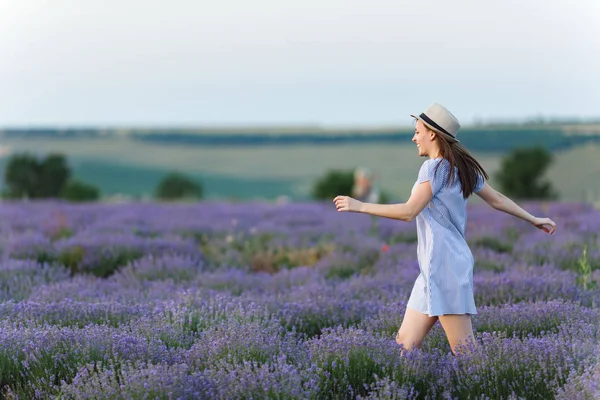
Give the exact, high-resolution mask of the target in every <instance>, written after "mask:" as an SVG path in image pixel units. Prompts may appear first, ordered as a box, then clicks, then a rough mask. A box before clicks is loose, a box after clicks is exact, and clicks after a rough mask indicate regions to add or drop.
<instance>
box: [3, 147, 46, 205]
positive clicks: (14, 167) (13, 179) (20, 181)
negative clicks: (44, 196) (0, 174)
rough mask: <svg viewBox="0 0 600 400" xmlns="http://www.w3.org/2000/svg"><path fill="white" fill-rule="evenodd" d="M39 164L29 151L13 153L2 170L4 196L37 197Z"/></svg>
mask: <svg viewBox="0 0 600 400" xmlns="http://www.w3.org/2000/svg"><path fill="white" fill-rule="evenodd" d="M40 170H41V165H40V163H39V162H38V160H37V158H36V157H35V156H34V155H32V154H29V153H23V154H15V155H13V156H12V157H11V158H10V160H9V161H8V164H7V165H6V170H5V171H4V183H5V186H6V196H7V197H9V198H22V197H31V198H35V197H37V192H38V188H39V182H40Z"/></svg>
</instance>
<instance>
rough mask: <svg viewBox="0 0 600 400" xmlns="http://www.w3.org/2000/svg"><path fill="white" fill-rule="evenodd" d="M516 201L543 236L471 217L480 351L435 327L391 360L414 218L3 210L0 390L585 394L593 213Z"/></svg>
mask: <svg viewBox="0 0 600 400" xmlns="http://www.w3.org/2000/svg"><path fill="white" fill-rule="evenodd" d="M525 206H526V208H527V209H528V210H530V211H531V212H532V213H534V214H538V215H548V216H550V217H552V218H553V219H554V220H555V221H556V222H557V224H558V229H557V232H556V233H555V235H553V236H548V235H545V234H543V233H542V232H541V231H538V230H536V229H535V228H533V227H531V226H529V225H527V224H525V223H523V222H522V221H518V220H516V219H514V218H512V217H510V216H508V215H505V214H500V213H497V212H493V211H491V210H490V209H489V208H486V207H485V206H472V207H470V209H469V222H468V227H467V235H468V240H469V242H470V243H471V246H472V249H473V253H474V256H475V260H476V265H475V296H476V303H477V305H478V311H479V314H478V315H477V316H475V317H474V320H473V324H474V328H475V330H476V333H477V338H478V343H479V347H478V348H477V349H474V350H473V351H472V352H471V353H469V354H468V355H462V356H458V357H454V356H452V355H451V353H450V348H449V346H448V343H447V342H446V339H445V337H444V334H443V331H442V329H441V327H440V326H439V324H438V325H436V326H435V327H434V328H433V330H432V332H431V333H430V335H429V336H428V337H427V338H426V340H425V342H424V343H423V346H422V348H421V349H420V350H416V351H414V352H412V353H411V354H410V355H409V356H407V357H401V356H400V353H399V351H398V345H397V344H396V342H395V341H394V336H395V333H396V331H397V329H398V328H399V326H400V323H401V320H402V315H403V313H404V310H405V306H406V301H407V299H408V295H409V293H410V290H411V289H412V284H413V282H414V279H415V278H416V276H417V274H418V265H417V263H416V243H415V240H416V234H415V227H414V224H406V223H402V222H398V221H392V220H386V219H376V218H371V217H369V216H365V215H359V214H346V213H338V212H336V211H335V208H334V207H333V205H332V204H331V205H330V204H317V203H312V204H293V205H283V206H274V205H266V204H258V203H257V204H239V205H231V204H209V203H204V204H195V205H189V204H185V205H184V204H179V205H160V204H136V205H105V204H104V205H101V204H94V205H77V206H75V205H66V204H57V203H39V204H35V203H30V204H3V205H2V206H0V231H1V236H0V239H1V243H0V249H1V251H2V261H1V262H0V386H1V387H2V396H6V397H13V398H35V397H38V398H45V397H48V396H50V397H53V396H60V397H61V398H89V397H92V395H93V396H96V398H157V397H158V398H265V397H267V398H275V399H279V398H373V399H375V398H469V396H470V398H509V397H513V398H533V397H536V398H539V397H541V398H553V397H559V398H565V399H570V398H578V397H577V396H579V398H593V396H594V394H595V395H599V391H600V389H599V388H598V387H597V386H594V385H597V382H598V381H599V380H600V340H599V339H600V309H599V308H598V304H600V293H599V291H598V287H599V286H600V283H599V282H600V239H599V238H598V228H597V227H598V226H600V212H598V211H596V210H594V209H592V208H590V207H587V206H585V205H580V204H564V203H563V204H526V205H525ZM584 250H585V251H584ZM586 396H587V397H586Z"/></svg>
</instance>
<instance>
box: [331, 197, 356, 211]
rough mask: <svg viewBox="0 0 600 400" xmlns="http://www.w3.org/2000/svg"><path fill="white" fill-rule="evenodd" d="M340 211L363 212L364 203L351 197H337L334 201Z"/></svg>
mask: <svg viewBox="0 0 600 400" xmlns="http://www.w3.org/2000/svg"><path fill="white" fill-rule="evenodd" d="M333 202H334V203H335V208H337V210H338V211H349V212H361V210H362V206H363V203H362V201H358V200H356V199H353V198H352V197H349V196H336V197H335V198H334V199H333Z"/></svg>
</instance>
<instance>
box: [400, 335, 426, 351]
mask: <svg viewBox="0 0 600 400" xmlns="http://www.w3.org/2000/svg"><path fill="white" fill-rule="evenodd" d="M396 343H398V344H399V345H401V346H402V347H403V348H404V349H406V350H412V349H413V348H415V347H419V346H421V339H420V338H417V337H415V336H414V335H411V334H404V333H402V332H400V331H399V332H398V334H397V335H396Z"/></svg>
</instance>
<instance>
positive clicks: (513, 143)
mask: <svg viewBox="0 0 600 400" xmlns="http://www.w3.org/2000/svg"><path fill="white" fill-rule="evenodd" d="M412 135H413V128H407V127H383V128H319V127H310V126H308V127H281V128H275V127H265V128H260V127H256V128H218V127H216V128H197V129H194V128H155V129H142V128H133V129H94V128H66V129H53V128H46V129H42V128H11V129H4V130H0V137H4V138H7V139H11V138H12V139H14V138H38V139H39V138H43V139H56V140H64V139H69V140H74V139H90V138H100V137H102V138H106V137H110V136H119V137H122V136H128V137H129V138H130V139H132V140H135V141H140V142H146V143H149V144H151V143H154V144H160V145H167V146H168V145H177V146H181V145H184V146H204V147H206V146H219V147H222V146H244V147H246V146H270V145H276V146H282V145H283V146H288V145H289V146H293V145H339V144H361V143H364V144H367V143H368V144H384V143H390V144H393V143H407V142H408V141H410V138H411V137H412ZM459 139H460V140H461V142H462V143H463V144H464V145H465V146H467V147H468V148H469V149H470V150H474V151H480V152H490V153H503V152H506V151H508V150H511V149H513V148H516V147H526V146H536V145H539V146H544V147H546V148H548V149H549V150H552V151H555V150H566V149H569V148H573V147H577V146H580V145H585V144H588V143H600V124H598V123H589V124H578V123H563V124H549V123H529V124H520V125H508V124H496V125H482V126H472V127H465V128H463V129H461V131H460V132H459Z"/></svg>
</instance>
